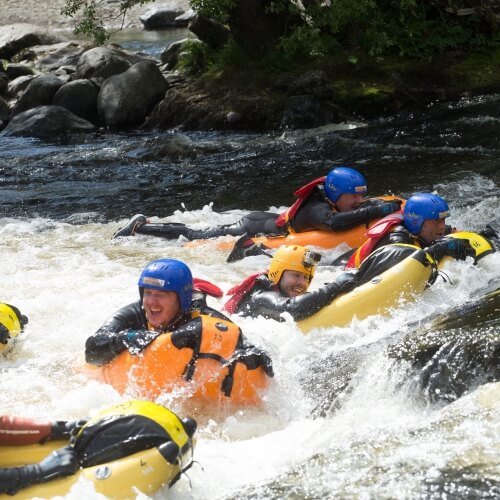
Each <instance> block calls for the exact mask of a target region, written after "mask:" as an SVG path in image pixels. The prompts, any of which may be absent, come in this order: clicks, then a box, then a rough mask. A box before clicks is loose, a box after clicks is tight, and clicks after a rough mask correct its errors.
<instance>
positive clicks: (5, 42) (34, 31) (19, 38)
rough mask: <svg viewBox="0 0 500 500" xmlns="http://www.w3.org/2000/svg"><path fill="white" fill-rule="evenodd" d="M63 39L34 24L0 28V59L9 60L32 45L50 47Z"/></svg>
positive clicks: (11, 25)
mask: <svg viewBox="0 0 500 500" xmlns="http://www.w3.org/2000/svg"><path fill="white" fill-rule="evenodd" d="M64 40H65V38H64V37H61V36H56V35H52V34H50V33H49V32H48V31H47V30H46V29H44V28H42V27H41V26H36V25H34V24H25V23H19V24H10V25H8V26H0V59H11V58H12V57H13V56H15V55H16V54H17V53H18V52H20V51H21V50H23V49H25V48H27V47H33V46H34V45H51V44H54V43H59V42H62V41H64Z"/></svg>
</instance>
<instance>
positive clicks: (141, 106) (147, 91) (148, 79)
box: [97, 61, 167, 127]
mask: <svg viewBox="0 0 500 500" xmlns="http://www.w3.org/2000/svg"><path fill="white" fill-rule="evenodd" d="M166 90H167V82H166V81H165V78H164V77H163V75H162V74H161V72H160V70H159V69H158V67H157V66H156V65H155V64H154V63H152V62H150V61H144V62H140V63H138V64H134V65H133V66H132V67H131V68H130V69H128V70H127V71H125V72H124V73H121V74H119V75H115V76H112V77H110V78H108V79H107V80H106V81H105V82H104V83H103V85H102V87H101V90H100V91H99V95H98V98H97V109H98V111H99V116H100V117H101V120H102V121H103V122H104V123H105V124H106V125H107V126H110V127H126V126H130V125H136V124H139V123H142V122H143V121H144V119H145V118H146V116H147V115H148V114H149V112H150V111H151V110H152V109H153V107H154V106H155V104H157V103H158V102H159V101H160V100H161V99H162V98H163V96H164V95H165V92H166Z"/></svg>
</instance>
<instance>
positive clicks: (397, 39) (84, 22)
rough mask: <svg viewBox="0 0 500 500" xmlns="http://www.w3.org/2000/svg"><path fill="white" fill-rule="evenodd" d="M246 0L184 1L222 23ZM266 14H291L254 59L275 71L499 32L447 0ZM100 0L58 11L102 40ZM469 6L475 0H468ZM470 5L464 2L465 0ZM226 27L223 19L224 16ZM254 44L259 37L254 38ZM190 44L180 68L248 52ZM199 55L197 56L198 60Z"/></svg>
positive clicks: (498, 38) (339, 0)
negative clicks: (341, 54)
mask: <svg viewBox="0 0 500 500" xmlns="http://www.w3.org/2000/svg"><path fill="white" fill-rule="evenodd" d="M150 1H152V0H121V1H120V2H119V3H118V5H117V7H116V10H117V12H116V16H115V17H114V19H115V20H116V19H118V18H120V17H121V18H122V20H123V18H124V16H125V14H126V13H127V11H128V9H130V7H131V6H132V5H134V4H136V3H139V4H140V5H142V4H145V3H147V2H150ZM243 1H245V0H190V4H191V6H192V7H193V8H194V9H195V10H196V11H197V12H199V13H200V14H203V15H205V16H207V17H209V18H212V19H215V20H217V21H219V22H222V23H228V20H230V12H231V9H232V8H233V7H234V6H235V5H236V4H237V3H238V2H243ZM263 1H264V2H265V3H266V4H267V9H268V12H270V13H273V15H276V14H278V15H280V16H283V18H286V19H290V20H292V21H291V22H290V23H289V25H286V26H285V27H284V29H283V34H282V37H281V40H280V42H279V44H278V45H277V46H276V47H274V48H273V49H271V50H269V51H268V52H267V54H265V55H264V56H263V57H262V58H261V59H260V60H259V61H258V63H260V64H263V63H265V64H268V65H270V68H274V69H275V70H279V68H280V67H284V66H287V65H290V64H292V65H293V64H294V63H298V62H299V61H300V62H304V61H307V60H311V59H317V58H321V57H325V56H327V55H328V54H331V53H334V52H335V51H337V50H338V48H343V49H346V50H353V51H359V50H361V51H363V52H365V53H369V54H371V55H384V54H399V55H402V56H409V57H421V58H427V57H429V56H431V55H432V54H435V53H437V52H440V51H443V50H447V49H452V48H468V47H473V48H474V49H476V48H486V47H487V48H495V47H499V46H500V33H499V30H498V28H497V26H496V25H495V22H496V21H495V18H494V16H493V14H492V13H491V12H489V13H488V11H487V8H486V10H485V8H484V6H481V5H482V4H481V5H480V2H479V0H478V2H477V5H478V6H480V7H481V9H479V10H478V12H477V15H470V16H456V15H453V14H450V13H449V12H448V11H446V10H445V7H451V8H455V7H457V6H458V7H461V6H463V5H464V2H461V1H458V2H456V1H454V0H441V1H440V2H431V1H429V0H355V1H353V0H301V2H297V1H295V0H269V1H267V0H263ZM103 3H104V0H66V6H65V8H64V9H63V11H62V12H63V14H65V15H67V16H71V17H74V16H78V18H79V19H81V20H80V22H79V24H78V25H77V27H76V29H75V33H79V34H84V35H87V36H89V37H92V38H93V39H94V40H95V42H96V43H98V44H102V43H105V42H106V41H107V40H108V39H109V37H110V35H111V32H108V31H107V30H106V28H105V26H106V20H105V19H104V18H103V15H102V6H103ZM473 4H474V3H473ZM468 5H469V4H468ZM229 27H231V26H230V22H229ZM255 43H256V45H258V43H259V41H258V40H256V41H255ZM200 51H202V49H201V48H200V47H199V46H197V47H195V46H193V47H191V49H190V50H189V51H188V52H191V55H186V58H187V59H186V61H185V62H183V64H184V65H185V67H186V68H192V70H193V71H197V69H196V68H200V64H204V65H205V66H206V67H217V66H220V65H227V66H228V67H231V66H234V65H238V64H241V61H242V60H243V59H244V58H245V57H248V56H247V54H245V53H243V52H242V49H240V48H239V47H238V46H237V45H236V44H235V43H234V41H231V42H229V43H228V45H226V47H224V48H223V49H221V50H220V51H219V52H218V53H217V54H215V53H210V51H208V50H207V49H203V53H204V57H203V58H201V52H200ZM202 59H203V61H202Z"/></svg>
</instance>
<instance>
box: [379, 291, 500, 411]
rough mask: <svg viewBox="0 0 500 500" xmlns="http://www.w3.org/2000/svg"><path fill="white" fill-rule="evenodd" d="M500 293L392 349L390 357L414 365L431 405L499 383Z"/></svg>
mask: <svg viewBox="0 0 500 500" xmlns="http://www.w3.org/2000/svg"><path fill="white" fill-rule="evenodd" d="M499 309H500V289H497V290H495V291H494V292H491V293H489V294H486V295H484V296H483V297H481V298H480V299H478V300H475V301H473V302H470V303H468V304H465V305H462V306H459V307H458V308H456V309H455V310H452V311H451V312H450V313H449V314H447V315H446V316H445V317H442V318H438V319H437V320H435V321H434V322H433V323H432V324H431V325H430V326H428V327H426V328H424V329H417V330H416V331H414V332H412V333H411V334H409V335H407V336H406V337H405V338H404V339H403V340H402V341H401V342H398V343H397V344H395V345H393V346H391V348H390V349H389V350H388V354H389V356H390V357H391V358H394V359H396V360H398V361H403V362H404V363H405V365H406V364H407V363H409V364H410V366H411V368H410V369H411V371H412V372H413V374H414V375H415V372H416V377H415V380H416V381H417V382H418V385H419V386H420V387H419V388H420V389H421V390H422V391H423V394H424V395H425V396H426V398H428V399H429V400H430V401H431V402H438V401H439V402H452V401H455V400H456V399H458V398H459V397H461V396H462V395H463V394H465V393H466V392H467V391H470V390H472V389H474V388H475V387H478V386H479V385H481V384H484V383H488V382H498V381H499V380H500V329H499V328H498V326H499V323H500V321H499V318H498V310H499Z"/></svg>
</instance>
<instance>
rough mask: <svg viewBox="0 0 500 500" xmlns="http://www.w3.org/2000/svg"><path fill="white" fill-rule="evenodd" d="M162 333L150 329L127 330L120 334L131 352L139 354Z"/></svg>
mask: <svg viewBox="0 0 500 500" xmlns="http://www.w3.org/2000/svg"><path fill="white" fill-rule="evenodd" d="M158 335H160V333H159V332H155V331H151V332H150V331H148V330H139V331H137V330H127V331H126V332H123V333H122V334H121V335H120V337H119V338H120V340H121V342H122V343H123V345H124V346H125V347H126V348H127V349H128V350H129V352H130V353H131V354H139V353H140V352H142V351H143V350H144V349H145V348H146V347H147V346H148V345H149V344H151V342H153V340H154V339H155V338H156V337H158Z"/></svg>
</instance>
